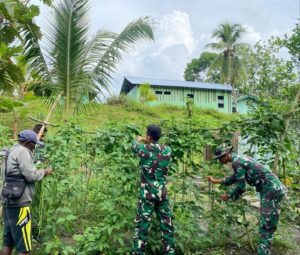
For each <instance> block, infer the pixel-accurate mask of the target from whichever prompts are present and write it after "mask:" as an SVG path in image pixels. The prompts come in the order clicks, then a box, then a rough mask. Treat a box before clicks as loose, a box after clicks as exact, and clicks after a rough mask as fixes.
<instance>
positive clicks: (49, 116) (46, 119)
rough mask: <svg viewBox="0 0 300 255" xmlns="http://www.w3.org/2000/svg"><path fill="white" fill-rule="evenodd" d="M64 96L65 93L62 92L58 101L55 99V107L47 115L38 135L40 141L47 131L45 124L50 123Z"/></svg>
mask: <svg viewBox="0 0 300 255" xmlns="http://www.w3.org/2000/svg"><path fill="white" fill-rule="evenodd" d="M62 94H63V92H61V93H60V94H59V95H58V96H57V97H56V99H55V101H54V103H53V105H52V106H51V109H50V111H49V112H48V114H47V116H46V118H45V120H44V121H43V123H42V127H41V129H40V131H39V133H38V135H37V138H38V140H40V139H41V137H42V135H43V133H44V130H45V128H46V124H45V123H48V121H49V119H50V118H51V115H52V113H53V112H54V110H55V108H56V106H57V105H58V103H59V100H60V98H61V96H62Z"/></svg>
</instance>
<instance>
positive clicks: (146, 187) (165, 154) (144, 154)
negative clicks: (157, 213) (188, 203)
mask: <svg viewBox="0 0 300 255" xmlns="http://www.w3.org/2000/svg"><path fill="white" fill-rule="evenodd" d="M132 149H133V151H134V152H135V153H136V154H137V155H138V156H139V157H140V158H141V161H140V167H141V169H142V173H141V188H142V189H141V196H142V197H143V198H145V199H153V198H157V199H159V200H163V199H166V195H167V191H166V184H167V175H168V170H169V164H170V158H171V148H170V147H168V146H166V145H160V144H158V143H149V144H138V143H135V144H134V145H133V148H132Z"/></svg>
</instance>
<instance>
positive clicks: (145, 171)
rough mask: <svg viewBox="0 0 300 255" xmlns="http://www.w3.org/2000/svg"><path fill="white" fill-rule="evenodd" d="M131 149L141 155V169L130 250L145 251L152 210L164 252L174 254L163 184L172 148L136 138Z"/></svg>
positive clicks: (166, 196)
mask: <svg viewBox="0 0 300 255" xmlns="http://www.w3.org/2000/svg"><path fill="white" fill-rule="evenodd" d="M132 150H133V152H134V153H135V154H137V155H138V156H139V157H140V158H141V161H140V167H141V169H142V172H141V187H140V198H139V202H138V209H137V215H136V219H135V222H136V227H135V236H134V242H133V250H132V254H145V249H146V245H147V237H148V229H149V226H150V221H151V215H152V212H153V211H155V213H156V217H157V219H158V221H159V224H160V231H161V234H162V242H163V246H164V254H174V253H175V251H174V246H175V241H174V227H173V224H172V213H171V208H170V204H169V200H168V195H167V187H166V184H167V178H166V177H167V174H168V166H169V163H170V156H171V149H170V148H169V147H168V146H164V145H160V144H158V143H151V144H139V143H138V142H136V141H135V142H134V144H133V146H132Z"/></svg>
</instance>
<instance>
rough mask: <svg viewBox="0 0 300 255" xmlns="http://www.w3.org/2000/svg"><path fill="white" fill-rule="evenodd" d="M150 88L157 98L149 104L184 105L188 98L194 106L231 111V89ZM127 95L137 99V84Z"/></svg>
mask: <svg viewBox="0 0 300 255" xmlns="http://www.w3.org/2000/svg"><path fill="white" fill-rule="evenodd" d="M151 90H152V92H153V93H154V94H155V96H156V98H157V100H155V101H153V102H150V103H149V104H150V105H159V104H173V105H179V106H185V102H186V100H187V99H188V98H190V99H191V100H193V101H194V104H195V106H199V107H203V108H212V109H216V110H219V111H220V112H224V113H231V112H232V105H231V91H223V90H208V89H190V88H178V87H166V86H155V87H151ZM127 95H128V97H130V98H131V99H134V100H138V99H139V92H138V86H135V87H134V88H133V89H132V90H131V91H130V92H129V93H128V94H127Z"/></svg>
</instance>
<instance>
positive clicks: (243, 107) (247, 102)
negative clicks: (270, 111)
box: [237, 99, 257, 114]
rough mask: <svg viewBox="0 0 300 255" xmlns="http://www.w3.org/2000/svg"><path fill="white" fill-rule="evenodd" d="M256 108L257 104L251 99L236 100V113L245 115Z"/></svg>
mask: <svg viewBox="0 0 300 255" xmlns="http://www.w3.org/2000/svg"><path fill="white" fill-rule="evenodd" d="M256 107H257V103H256V101H254V100H251V99H244V100H240V101H239V100H238V102H237V111H238V113H242V114H246V113H249V112H250V110H252V109H253V108H256Z"/></svg>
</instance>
